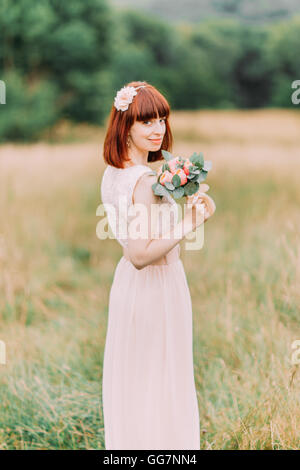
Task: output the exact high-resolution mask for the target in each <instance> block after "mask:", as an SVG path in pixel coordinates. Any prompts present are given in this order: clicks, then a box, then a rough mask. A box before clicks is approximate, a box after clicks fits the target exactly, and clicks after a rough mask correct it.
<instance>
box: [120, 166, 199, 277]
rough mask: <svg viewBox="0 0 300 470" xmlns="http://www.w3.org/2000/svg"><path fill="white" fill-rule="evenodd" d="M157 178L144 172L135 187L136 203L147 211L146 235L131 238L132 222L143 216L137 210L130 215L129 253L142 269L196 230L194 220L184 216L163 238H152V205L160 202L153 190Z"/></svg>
mask: <svg viewBox="0 0 300 470" xmlns="http://www.w3.org/2000/svg"><path fill="white" fill-rule="evenodd" d="M156 181H157V178H156V176H155V175H151V174H144V175H142V177H141V178H139V180H138V182H137V184H136V186H135V189H134V191H133V202H134V204H137V203H139V204H142V205H143V207H144V208H145V210H146V212H147V217H146V219H147V222H148V223H147V227H146V228H148V230H147V231H146V233H145V235H144V234H143V235H142V236H141V237H140V238H137V239H133V238H131V233H130V232H132V226H131V227H130V224H131V223H132V221H133V220H134V219H135V218H136V217H137V218H139V217H141V215H140V214H141V213H140V212H139V211H137V215H135V216H132V217H129V218H128V221H129V230H128V232H129V233H128V253H129V257H130V259H131V262H132V264H133V265H134V266H135V267H136V268H137V269H142V268H144V267H145V266H147V265H148V264H151V263H153V262H154V261H157V260H158V259H160V258H162V257H163V256H164V255H166V254H167V253H168V252H169V251H170V250H171V249H172V248H174V246H176V245H177V244H178V243H179V242H180V241H181V240H182V239H183V238H184V237H185V236H186V235H187V234H188V233H190V232H191V231H192V230H194V228H195V227H194V226H193V224H192V221H189V219H188V220H187V219H186V220H184V218H183V219H182V220H181V221H180V222H178V223H177V224H175V226H174V227H173V228H172V229H171V228H170V230H169V231H167V232H165V233H164V234H163V238H161V237H162V236H161V237H160V238H154V239H151V205H152V204H158V202H159V196H156V195H155V194H154V192H153V189H152V185H153V184H154V183H156Z"/></svg>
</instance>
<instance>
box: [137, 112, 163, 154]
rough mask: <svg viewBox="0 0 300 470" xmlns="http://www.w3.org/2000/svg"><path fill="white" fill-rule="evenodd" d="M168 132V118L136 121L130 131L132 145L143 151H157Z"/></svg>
mask: <svg viewBox="0 0 300 470" xmlns="http://www.w3.org/2000/svg"><path fill="white" fill-rule="evenodd" d="M165 132H166V118H152V119H150V120H149V121H135V123H134V124H133V125H132V126H131V129H130V132H129V140H130V145H131V147H132V144H133V145H134V146H135V147H137V148H138V149H139V150H142V151H145V150H146V151H151V152H156V151H157V150H159V149H160V147H161V144H162V141H163V137H164V135H165Z"/></svg>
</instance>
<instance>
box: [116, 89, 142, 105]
mask: <svg viewBox="0 0 300 470" xmlns="http://www.w3.org/2000/svg"><path fill="white" fill-rule="evenodd" d="M139 88H146V85H140V86H138V87H136V88H135V87H133V86H124V87H123V88H121V89H120V90H119V91H118V92H117V94H116V96H115V99H114V106H115V108H116V109H117V110H118V111H126V109H128V107H129V105H130V103H132V101H133V98H134V96H135V95H137V91H136V90H138V89H139Z"/></svg>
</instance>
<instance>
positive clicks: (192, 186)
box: [184, 181, 199, 196]
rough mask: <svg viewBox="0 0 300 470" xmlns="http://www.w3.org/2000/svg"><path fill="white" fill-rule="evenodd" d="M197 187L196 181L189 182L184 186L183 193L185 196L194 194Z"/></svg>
mask: <svg viewBox="0 0 300 470" xmlns="http://www.w3.org/2000/svg"><path fill="white" fill-rule="evenodd" d="M198 189H199V183H198V182H197V181H195V182H191V181H190V182H189V183H187V184H186V185H185V186H184V194H185V195H186V196H192V195H193V194H195V193H196V192H197V191H198Z"/></svg>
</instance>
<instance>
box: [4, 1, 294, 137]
mask: <svg viewBox="0 0 300 470" xmlns="http://www.w3.org/2000/svg"><path fill="white" fill-rule="evenodd" d="M0 39H1V41H0V80H2V81H3V82H4V83H5V85H6V104H2V105H0V139H1V141H6V140H15V141H17V140H31V139H36V138H38V136H39V135H40V133H41V132H42V131H43V130H45V129H46V128H49V127H51V126H52V125H53V124H55V123H56V122H57V121H59V120H60V119H62V118H64V119H69V120H71V121H73V122H87V123H93V124H99V125H103V124H104V122H105V119H106V117H107V114H108V112H109V110H110V107H111V105H112V102H113V98H114V96H115V93H116V91H117V90H118V89H120V88H121V87H122V86H124V84H125V83H126V82H129V81H131V80H147V81H148V82H150V83H152V84H153V85H155V86H156V87H157V88H158V89H159V90H160V91H161V92H162V93H163V94H164V95H165V96H166V97H167V99H168V100H169V102H170V104H171V107H172V109H174V110H175V109H186V110H189V109H191V110H194V109H201V108H214V109H219V108H243V109H249V108H250V109H251V108H261V107H284V108H287V107H295V105H293V103H292V101H291V95H292V89H291V84H292V82H293V81H295V80H297V79H300V61H299V59H298V51H299V50H300V16H295V17H293V18H291V19H288V20H285V21H279V22H274V23H271V24H264V25H257V24H244V23H242V22H240V21H238V20H236V19H228V18H215V19H207V20H205V21H202V22H201V23H195V24H192V23H182V24H180V23H179V24H170V23H167V22H166V21H163V20H160V19H158V18H157V17H156V16H153V15H150V14H149V13H145V12H141V11H136V10H116V9H114V8H113V7H112V6H111V4H109V3H108V1H107V0H85V1H84V2H82V0H72V2H61V0H39V2H36V1H35V0H18V2H15V1H14V0H2V2H1V4H0Z"/></svg>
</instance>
